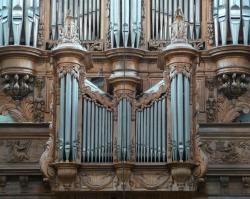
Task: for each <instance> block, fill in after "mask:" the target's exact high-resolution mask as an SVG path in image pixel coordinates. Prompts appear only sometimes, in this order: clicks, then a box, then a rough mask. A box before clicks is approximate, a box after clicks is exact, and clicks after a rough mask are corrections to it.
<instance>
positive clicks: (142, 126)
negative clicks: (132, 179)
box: [140, 110, 144, 162]
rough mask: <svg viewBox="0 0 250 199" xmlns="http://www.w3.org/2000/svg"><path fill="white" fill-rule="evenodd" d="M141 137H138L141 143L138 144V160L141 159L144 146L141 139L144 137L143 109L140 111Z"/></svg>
mask: <svg viewBox="0 0 250 199" xmlns="http://www.w3.org/2000/svg"><path fill="white" fill-rule="evenodd" d="M140 121H141V138H140V141H141V143H140V144H141V145H140V162H142V161H143V147H144V145H143V144H144V142H143V139H144V110H142V111H141V119H140Z"/></svg>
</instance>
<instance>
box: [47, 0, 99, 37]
mask: <svg viewBox="0 0 250 199" xmlns="http://www.w3.org/2000/svg"><path fill="white" fill-rule="evenodd" d="M100 10H101V0H80V1H78V0H51V39H52V40H57V39H58V38H59V35H60V32H61V30H62V27H63V24H64V20H65V17H66V16H67V15H70V16H73V17H74V19H75V22H76V24H77V26H78V27H79V31H78V34H79V38H80V40H81V41H83V40H84V41H86V40H96V39H100V17H101V11H100Z"/></svg>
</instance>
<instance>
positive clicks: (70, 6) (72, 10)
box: [69, 0, 74, 16]
mask: <svg viewBox="0 0 250 199" xmlns="http://www.w3.org/2000/svg"><path fill="white" fill-rule="evenodd" d="M69 14H70V16H74V0H69Z"/></svg>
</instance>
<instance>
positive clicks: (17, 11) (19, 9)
mask: <svg viewBox="0 0 250 199" xmlns="http://www.w3.org/2000/svg"><path fill="white" fill-rule="evenodd" d="M22 26H23V0H13V1H12V29H13V36H14V45H20V40H21V33H22Z"/></svg>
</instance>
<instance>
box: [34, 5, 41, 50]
mask: <svg viewBox="0 0 250 199" xmlns="http://www.w3.org/2000/svg"><path fill="white" fill-rule="evenodd" d="M39 18H40V4H39V0H34V19H33V21H34V28H33V30H34V33H33V46H34V47H37V38H38V27H39Z"/></svg>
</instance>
